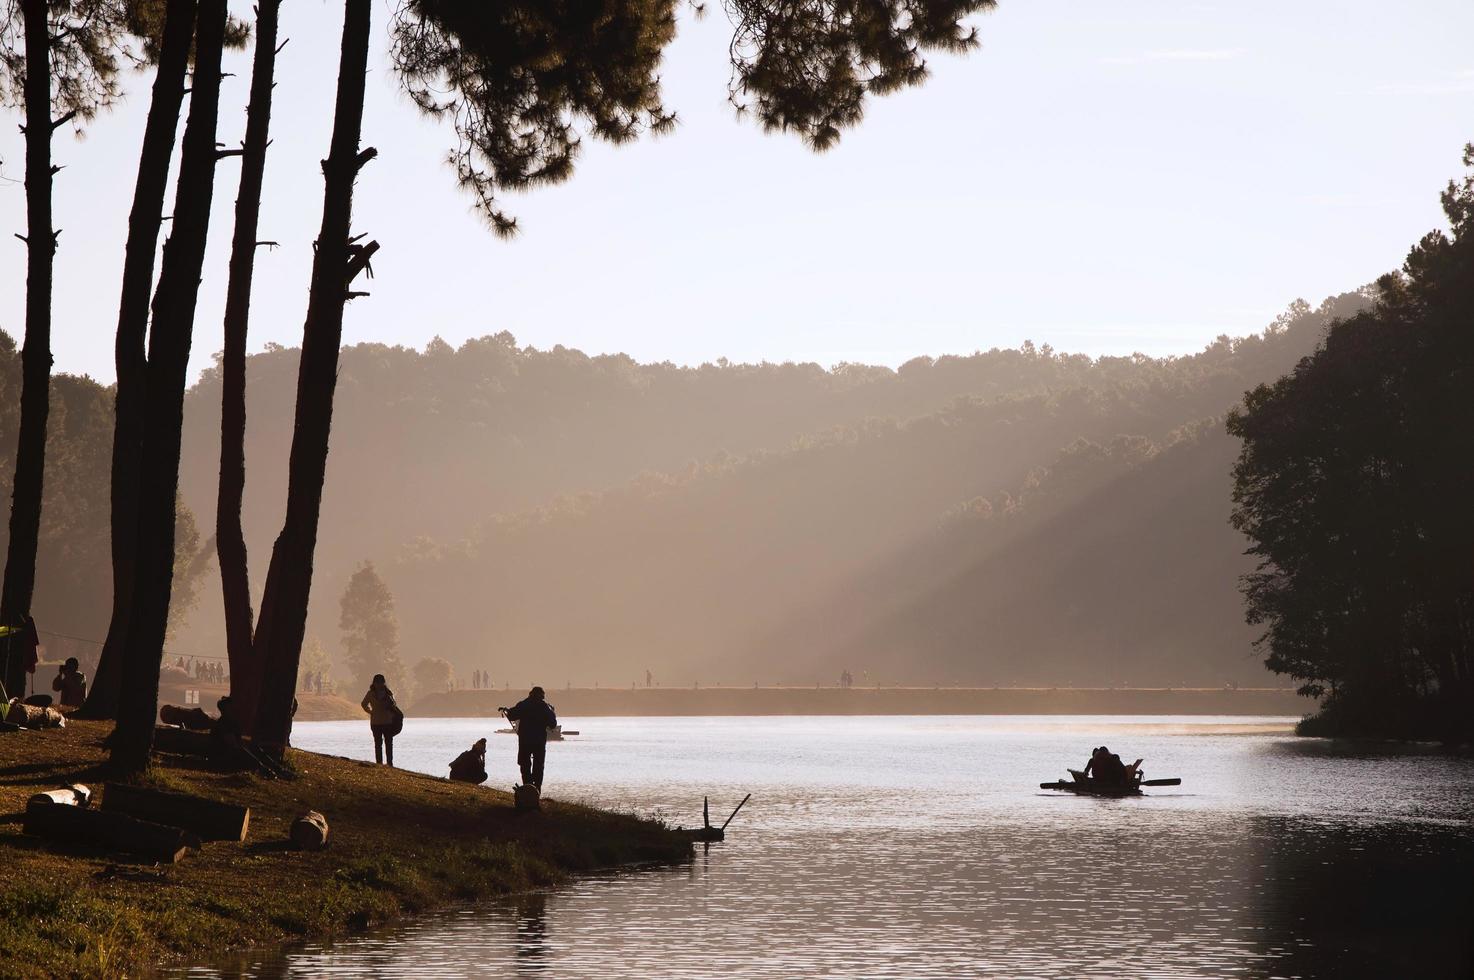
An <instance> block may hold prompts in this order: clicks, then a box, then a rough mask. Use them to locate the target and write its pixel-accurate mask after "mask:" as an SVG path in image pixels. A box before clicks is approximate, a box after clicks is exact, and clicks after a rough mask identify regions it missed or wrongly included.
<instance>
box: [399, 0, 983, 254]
mask: <svg viewBox="0 0 1474 980" xmlns="http://www.w3.org/2000/svg"><path fill="white" fill-rule="evenodd" d="M993 6H994V0H725V7H726V11H727V13H728V15H729V17H730V19H731V21H732V25H733V36H732V41H731V44H730V47H729V51H730V57H731V63H732V75H731V81H730V83H729V86H728V96H729V98H730V100H731V102H732V104H733V105H734V106H735V107H736V108H737V110H738V112H739V114H741V115H746V114H752V115H754V116H756V117H757V119H758V120H759V122H760V123H761V124H762V126H763V128H764V129H766V130H769V131H781V132H794V133H797V134H799V136H800V137H802V139H803V140H804V142H805V143H807V144H808V145H809V146H810V147H811V148H813V149H815V150H821V151H822V150H826V149H829V148H830V147H832V146H833V145H834V144H835V143H836V142H838V140H839V137H840V133H841V131H842V130H843V129H844V128H846V127H848V126H852V125H854V124H856V123H858V122H859V121H860V118H861V116H862V114H863V108H864V103H865V98H866V96H867V95H886V94H889V93H891V92H895V91H897V90H899V89H901V88H905V87H906V86H910V85H917V84H919V83H920V82H921V81H922V80H923V79H925V78H926V74H927V65H926V54H927V53H928V52H931V51H944V52H952V53H961V52H966V51H969V50H971V49H972V48H974V47H976V46H977V31H976V29H975V28H974V27H971V26H969V25H968V23H967V21H968V19H969V18H970V17H971V16H972V15H974V14H977V13H981V12H985V11H988V10H991V9H992V8H993ZM676 9H677V0H556V2H540V0H513V2H507V3H494V4H468V3H463V2H459V0H404V2H403V3H402V4H401V6H400V7H399V10H398V12H397V14H396V16H395V20H394V26H393V58H394V64H395V66H396V68H397V69H398V70H399V75H400V80H401V83H402V84H403V86H404V88H405V91H406V92H407V93H408V94H409V96H410V98H411V99H412V100H413V101H414V103H415V104H416V105H417V106H419V107H420V109H421V110H422V111H424V112H425V113H427V114H429V115H431V116H435V117H438V118H448V119H449V120H450V121H451V122H452V125H453V127H454V129H455V132H456V135H457V138H458V142H457V145H456V147H455V148H454V149H453V150H452V151H451V152H450V154H449V161H450V163H451V165H452V166H453V167H454V168H455V171H456V176H457V178H458V179H459V181H460V183H461V185H462V186H463V187H464V188H466V189H467V190H469V191H470V192H471V193H472V194H473V196H474V197H475V199H476V204H477V207H478V208H479V209H480V210H481V211H482V213H483V214H484V215H485V216H486V218H487V220H488V221H489V222H490V223H491V226H492V227H493V228H494V229H495V230H496V231H497V232H498V233H499V234H502V235H511V234H514V233H515V232H516V229H517V222H516V219H515V218H513V217H511V216H510V215H508V214H507V213H506V212H505V211H504V210H502V207H501V205H500V204H499V203H498V201H497V195H498V192H500V191H505V190H522V189H526V188H530V187H536V186H538V185H541V184H552V183H557V182H559V181H562V180H566V179H567V178H568V177H569V176H570V175H571V174H572V172H573V164H574V160H575V158H576V156H577V152H578V149H579V146H580V141H581V138H582V136H583V135H584V134H586V133H587V134H592V135H593V136H596V137H598V138H600V139H604V140H608V141H610V142H614V143H621V142H626V141H628V140H632V139H635V138H636V137H638V136H640V135H641V134H643V133H645V132H654V133H661V132H665V131H667V130H669V129H670V128H671V127H672V126H673V125H674V124H675V120H676V117H675V114H674V113H673V112H672V111H670V110H669V109H667V108H666V106H665V105H664V103H663V101H662V96H661V91H660V76H659V74H658V71H659V68H660V63H661V58H662V54H663V52H664V50H665V47H666V45H668V44H669V43H670V42H671V41H672V40H673V39H674V38H675V35H676ZM696 9H697V11H698V13H699V12H700V11H701V9H702V8H700V7H697V8H696Z"/></svg>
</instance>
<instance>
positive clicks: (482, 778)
mask: <svg viewBox="0 0 1474 980" xmlns="http://www.w3.org/2000/svg"><path fill="white" fill-rule="evenodd" d="M450 778H451V781H452V782H457V783H484V782H486V739H484V738H478V739H477V740H476V743H475V744H474V745H472V746H471V747H470V748H469V749H467V750H466V751H464V752H462V753H461V754H460V755H458V756H456V757H455V761H454V762H452V763H451V764H450Z"/></svg>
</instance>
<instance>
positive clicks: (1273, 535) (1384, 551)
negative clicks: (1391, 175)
mask: <svg viewBox="0 0 1474 980" xmlns="http://www.w3.org/2000/svg"><path fill="white" fill-rule="evenodd" d="M1464 163H1465V164H1466V165H1467V166H1469V167H1471V168H1474V145H1471V146H1470V147H1469V148H1467V149H1466V151H1465V155H1464ZM1443 206H1444V211H1445V212H1446V213H1447V215H1448V219H1449V223H1450V225H1451V233H1450V234H1445V233H1443V232H1441V231H1435V232H1431V233H1429V234H1428V235H1426V236H1424V238H1423V239H1422V241H1421V242H1419V243H1418V245H1417V246H1416V247H1415V248H1413V249H1412V251H1411V252H1410V253H1409V255H1408V257H1407V261H1406V262H1405V263H1404V265H1403V268H1402V270H1401V271H1400V272H1397V273H1393V274H1390V275H1387V276H1384V277H1383V278H1382V279H1380V280H1379V281H1378V286H1379V290H1380V293H1379V296H1378V298H1377V300H1376V302H1375V304H1374V305H1373V307H1372V308H1371V309H1369V310H1367V311H1365V312H1363V313H1361V314H1358V315H1356V316H1353V317H1350V318H1348V319H1346V320H1343V321H1341V322H1339V323H1337V324H1335V325H1334V326H1333V327H1332V328H1331V330H1330V331H1329V333H1328V334H1327V336H1326V338H1325V341H1324V342H1323V343H1322V344H1321V346H1320V347H1319V348H1318V349H1317V350H1316V352H1315V353H1314V354H1313V355H1312V356H1310V357H1307V358H1306V359H1305V360H1303V361H1302V362H1301V363H1300V364H1299V365H1298V366H1297V367H1296V368H1295V370H1294V372H1293V373H1291V374H1290V375H1288V376H1287V377H1284V378H1281V379H1280V380H1279V381H1277V382H1275V383H1273V384H1269V385H1260V386H1259V387H1258V388H1255V389H1254V390H1253V391H1250V392H1249V393H1248V394H1247V395H1246V396H1245V399H1244V405H1243V408H1242V410H1240V411H1237V412H1235V413H1233V414H1232V415H1231V416H1230V418H1229V420H1228V428H1229V432H1230V433H1231V434H1232V435H1235V436H1237V437H1238V438H1239V439H1241V440H1242V441H1243V446H1242V450H1241V452H1240V455H1239V458H1238V462H1237V465H1236V466H1235V468H1234V493H1233V501H1234V505H1235V508H1234V512H1233V525H1234V527H1236V528H1237V529H1239V530H1240V531H1242V532H1243V533H1244V534H1246V535H1247V536H1248V538H1249V540H1250V542H1251V546H1250V548H1249V553H1250V554H1251V555H1253V556H1255V557H1256V558H1257V559H1258V567H1257V569H1256V570H1255V571H1254V572H1253V573H1252V574H1250V575H1248V576H1247V577H1246V578H1245V580H1244V583H1243V592H1244V597H1245V599H1246V601H1247V616H1248V619H1249V622H1250V623H1253V624H1257V625H1262V626H1264V627H1265V631H1264V634H1263V637H1262V639H1261V641H1260V642H1261V644H1262V646H1263V647H1264V648H1265V649H1266V650H1267V659H1266V663H1267V664H1268V666H1269V667H1270V669H1271V670H1275V671H1278V672H1280V673H1285V674H1289V675H1290V676H1292V677H1294V678H1295V679H1296V680H1299V681H1301V682H1302V687H1301V691H1302V693H1304V694H1307V695H1311V696H1322V695H1324V696H1325V698H1326V700H1325V701H1324V702H1323V705H1322V712H1321V716H1320V718H1319V719H1317V721H1316V722H1315V723H1313V724H1312V725H1311V726H1310V730H1314V731H1336V732H1346V733H1360V734H1391V735H1405V736H1406V735H1413V736H1429V735H1435V736H1441V737H1447V738H1460V737H1462V738H1467V737H1468V736H1469V735H1470V734H1471V732H1474V675H1471V671H1474V564H1471V562H1470V560H1469V559H1470V555H1471V554H1474V510H1471V508H1470V506H1469V502H1470V501H1471V500H1474V330H1471V324H1474V172H1471V174H1470V175H1468V176H1466V177H1465V179H1464V180H1463V181H1462V183H1451V184H1450V185H1449V187H1448V190H1447V191H1446V192H1445V193H1444V195H1443Z"/></svg>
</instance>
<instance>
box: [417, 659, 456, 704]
mask: <svg viewBox="0 0 1474 980" xmlns="http://www.w3.org/2000/svg"><path fill="white" fill-rule="evenodd" d="M412 673H413V675H414V681H415V697H424V696H425V695H426V694H438V693H439V692H441V691H444V690H446V689H448V688H449V687H450V685H451V682H452V681H453V680H455V668H454V667H452V666H451V665H450V661H449V660H446V659H445V658H444V657H422V658H420V660H419V661H418V662H417V663H416V664H415V666H414V669H413V671H412Z"/></svg>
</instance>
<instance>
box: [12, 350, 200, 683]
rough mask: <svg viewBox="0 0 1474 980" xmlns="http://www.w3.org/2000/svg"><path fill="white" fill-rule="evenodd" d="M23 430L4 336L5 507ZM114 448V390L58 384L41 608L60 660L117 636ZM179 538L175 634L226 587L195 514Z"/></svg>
mask: <svg viewBox="0 0 1474 980" xmlns="http://www.w3.org/2000/svg"><path fill="white" fill-rule="evenodd" d="M19 428H20V354H19V352H18V351H17V350H16V345H15V340H14V339H13V338H12V337H11V336H10V335H9V334H7V333H5V332H3V331H0V494H3V498H0V499H4V500H6V501H9V500H10V483H11V480H12V478H13V477H14V475H15V452H16V439H17V434H18V431H19ZM112 443H113V392H112V389H111V388H105V387H103V386H102V385H100V384H98V383H97V382H95V381H93V380H92V379H91V378H79V377H75V376H73V375H68V374H59V375H56V376H55V377H53V378H52V379H51V418H50V424H49V426H48V428H47V447H46V486H45V496H44V498H43V506H42V510H41V537H40V547H39V548H38V550H37V554H36V598H35V603H34V605H33V607H32V615H33V616H34V617H35V619H36V623H37V626H38V627H39V628H40V629H41V630H42V635H41V640H42V642H43V643H45V644H46V646H47V651H48V656H49V657H52V658H56V657H61V656H72V655H75V656H78V657H80V658H82V659H83V660H88V659H89V658H92V657H95V656H96V655H97V652H98V647H99V645H100V643H101V641H102V639H103V638H104V636H106V634H107V626H108V617H109V615H110V613H111V611H112V606H111V602H112V588H113V575H112V565H111V559H110V557H109V541H110V537H109V535H110V533H111V531H110V528H109V527H108V481H109V476H110V459H111V453H112ZM8 533H9V529H8V526H7V525H6V523H5V522H4V521H0V549H3V548H4V546H5V544H6V541H7V535H8ZM175 534H176V537H177V545H178V547H177V548H176V552H177V553H178V555H179V559H180V563H179V566H178V568H177V570H176V572H175V589H176V594H175V601H174V603H173V607H172V609H171V612H170V622H171V631H177V629H178V626H179V625H180V623H182V622H183V621H184V619H185V618H186V617H187V616H188V614H189V613H190V612H191V610H192V609H193V608H195V606H196V604H197V602H198V600H199V598H200V594H201V591H202V589H204V588H211V589H218V582H219V578H218V576H217V575H214V574H211V575H210V576H209V577H208V578H207V577H206V576H205V574H204V573H205V570H206V568H207V567H210V565H209V551H208V541H202V536H201V535H200V533H199V529H198V527H197V526H196V522H195V519H194V515H193V514H192V513H191V512H190V511H189V509H188V507H183V508H181V509H180V512H179V518H178V523H177V526H176V530H175ZM212 571H213V569H212ZM205 582H208V583H209V585H208V586H206V585H204V583H205ZM210 598H212V599H213V598H214V593H213V592H212V593H211V595H210Z"/></svg>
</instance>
